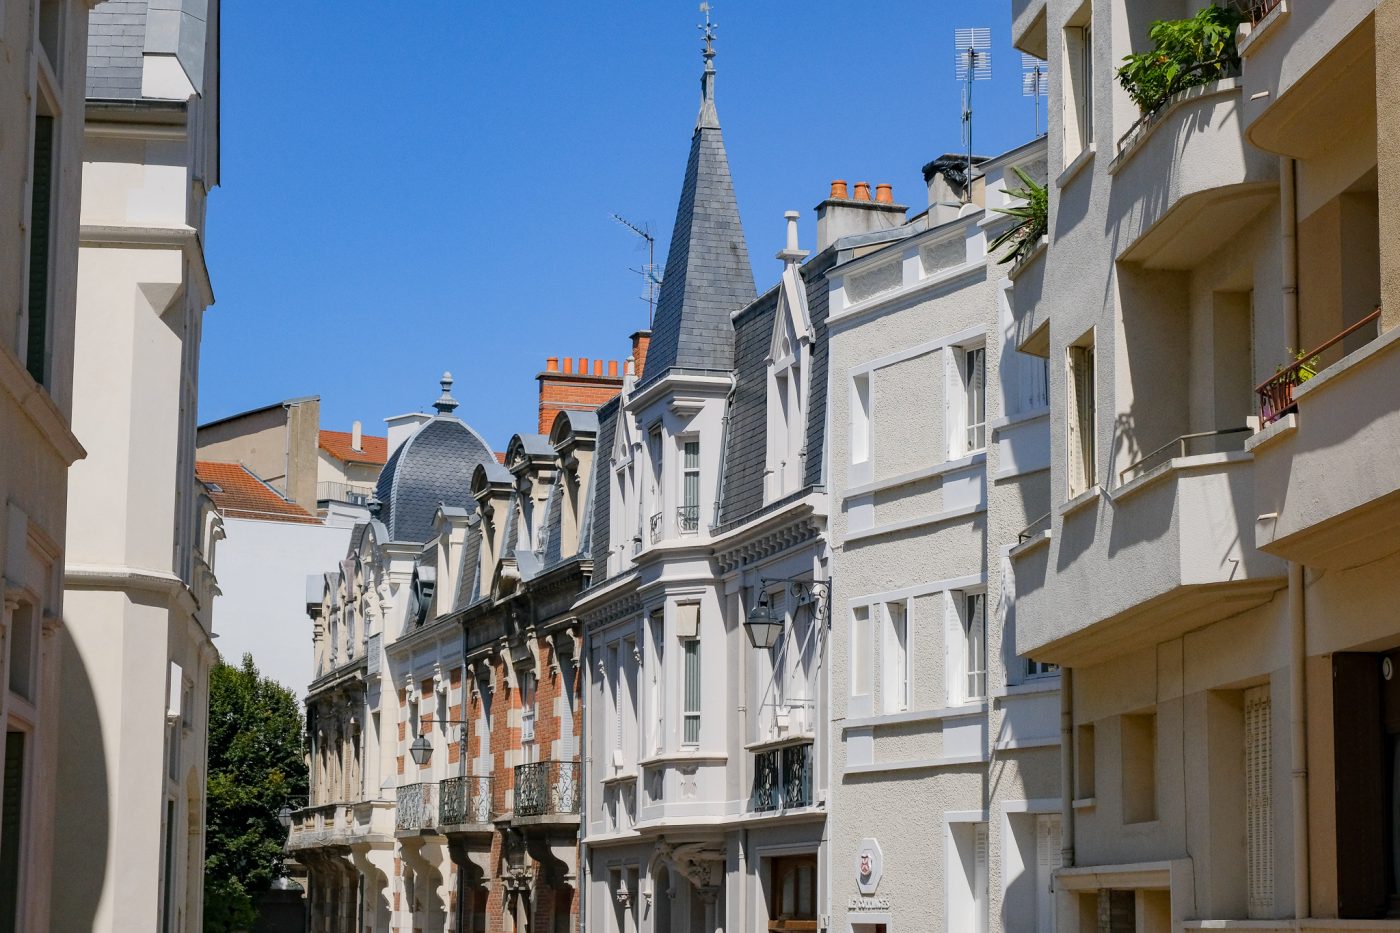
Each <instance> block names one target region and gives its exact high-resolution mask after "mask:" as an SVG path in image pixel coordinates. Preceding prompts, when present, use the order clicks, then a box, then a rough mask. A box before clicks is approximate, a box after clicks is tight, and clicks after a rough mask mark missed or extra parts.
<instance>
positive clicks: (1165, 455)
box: [1118, 428, 1252, 484]
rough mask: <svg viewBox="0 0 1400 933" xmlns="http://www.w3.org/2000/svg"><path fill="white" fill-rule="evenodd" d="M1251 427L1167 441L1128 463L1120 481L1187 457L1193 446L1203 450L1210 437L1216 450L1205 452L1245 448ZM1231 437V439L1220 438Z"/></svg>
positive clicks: (1198, 450)
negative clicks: (1175, 458)
mask: <svg viewBox="0 0 1400 933" xmlns="http://www.w3.org/2000/svg"><path fill="white" fill-rule="evenodd" d="M1251 430H1252V429H1251V428H1225V429H1224V430H1221V431H1198V432H1196V433H1195V434H1183V435H1181V436H1180V437H1178V438H1175V439H1173V440H1170V441H1167V442H1166V443H1165V444H1163V445H1162V446H1161V447H1158V448H1157V449H1156V450H1154V451H1152V453H1150V454H1148V455H1147V456H1145V457H1142V458H1140V459H1138V460H1136V461H1135V462H1133V463H1130V464H1128V466H1127V467H1125V468H1124V469H1123V471H1122V472H1121V473H1119V474H1118V482H1119V483H1120V484H1121V483H1126V482H1127V481H1128V480H1130V479H1133V478H1134V477H1137V476H1141V475H1142V474H1143V473H1146V472H1147V471H1148V470H1150V469H1152V468H1153V467H1155V466H1157V465H1158V464H1159V463H1161V462H1162V461H1163V460H1167V459H1170V458H1172V457H1187V456H1190V455H1191V452H1192V450H1193V448H1194V449H1195V450H1196V451H1197V452H1202V451H1201V448H1203V447H1206V446H1210V445H1208V444H1207V443H1206V441H1207V439H1208V438H1214V439H1216V440H1215V441H1214V444H1213V446H1214V447H1215V449H1214V450H1210V451H1204V452H1205V453H1213V454H1218V453H1224V452H1226V451H1227V450H1229V449H1233V450H1243V449H1244V435H1245V434H1248V433H1250V431H1251ZM1221 438H1230V440H1220V439H1221Z"/></svg>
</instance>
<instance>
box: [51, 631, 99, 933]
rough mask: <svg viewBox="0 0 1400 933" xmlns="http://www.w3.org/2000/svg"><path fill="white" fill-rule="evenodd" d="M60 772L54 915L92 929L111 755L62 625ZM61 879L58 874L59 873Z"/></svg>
mask: <svg viewBox="0 0 1400 933" xmlns="http://www.w3.org/2000/svg"><path fill="white" fill-rule="evenodd" d="M55 637H56V638H58V639H59V646H60V650H59V678H58V680H59V686H58V691H57V692H58V694H59V695H60V696H62V697H63V698H64V699H63V705H62V713H63V715H62V716H61V717H60V720H59V723H58V740H59V741H58V773H57V774H56V775H51V776H50V779H51V780H53V781H54V787H55V800H54V805H55V810H56V812H55V814H54V873H55V876H57V875H58V874H59V870H60V869H61V871H62V881H61V883H55V884H54V885H53V892H52V895H51V896H52V898H53V900H52V904H51V906H50V909H49V921H50V923H51V925H52V926H51V929H54V930H91V929H93V928H94V926H95V923H96V912H97V904H98V902H99V901H100V900H101V898H102V891H103V888H104V886H105V885H106V882H107V848H108V840H109V838H110V836H111V832H112V819H111V813H109V812H108V800H109V794H108V788H107V761H106V756H105V751H104V742H103V737H102V722H101V720H100V719H99V718H98V715H97V700H96V698H95V697H94V696H93V692H92V681H91V678H90V677H89V676H88V671H87V666H86V665H85V664H84V663H83V659H82V655H81V654H80V653H79V652H78V647H77V645H75V644H74V643H73V636H72V633H71V632H70V631H69V630H68V628H67V627H66V626H59V628H58V631H57V633H56V634H55ZM55 881H56V882H57V877H56V879H55Z"/></svg>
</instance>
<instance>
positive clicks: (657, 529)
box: [647, 512, 662, 544]
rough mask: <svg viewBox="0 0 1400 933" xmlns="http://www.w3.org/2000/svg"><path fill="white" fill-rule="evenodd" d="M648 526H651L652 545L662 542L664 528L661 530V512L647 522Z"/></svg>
mask: <svg viewBox="0 0 1400 933" xmlns="http://www.w3.org/2000/svg"><path fill="white" fill-rule="evenodd" d="M647 524H648V525H650V526H651V543H652V544H656V543H658V542H660V540H661V532H662V528H661V513H660V512H657V513H656V514H655V515H653V516H652V517H651V518H650V519H649V520H648V521H647Z"/></svg>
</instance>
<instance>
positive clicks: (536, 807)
mask: <svg viewBox="0 0 1400 933" xmlns="http://www.w3.org/2000/svg"><path fill="white" fill-rule="evenodd" d="M579 791H580V788H579V783H578V762H577V761H533V762H531V763H529V764H524V765H516V766H515V815H516V816H545V815H547V814H558V813H577V812H578V805H579V796H580V794H579Z"/></svg>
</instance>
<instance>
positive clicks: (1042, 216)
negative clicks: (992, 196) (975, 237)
mask: <svg viewBox="0 0 1400 933" xmlns="http://www.w3.org/2000/svg"><path fill="white" fill-rule="evenodd" d="M1011 171H1013V172H1015V173H1016V177H1018V178H1020V179H1021V184H1023V185H1025V187H1024V188H1008V189H1007V191H1006V193H1007V194H1009V195H1011V196H1012V197H1013V198H1020V199H1021V200H1023V201H1025V202H1026V203H1024V204H1020V205H1017V206H1016V207H996V208H993V210H995V211H996V212H997V213H998V214H1008V215H1010V216H1012V217H1015V218H1017V219H1018V220H1019V221H1020V222H1019V223H1017V224H1015V225H1014V226H1012V227H1008V228H1007V229H1006V230H1003V231H1002V232H1001V233H1000V234H998V235H997V238H996V239H994V240H992V243H991V246H989V247H988V252H993V253H994V252H996V251H997V250H999V249H1001V248H1002V247H1003V246H1006V245H1008V244H1009V245H1010V246H1011V249H1010V250H1008V251H1007V253H1006V255H1005V256H1003V257H1002V258H1001V262H1004V263H1005V262H1013V261H1015V262H1020V261H1021V260H1022V259H1025V258H1026V257H1027V256H1029V255H1030V254H1031V253H1032V252H1033V251H1034V250H1035V248H1036V246H1037V245H1038V244H1039V243H1040V238H1041V237H1043V236H1045V234H1046V233H1047V232H1048V231H1049V229H1050V194H1049V192H1048V191H1047V190H1046V187H1045V186H1044V185H1042V184H1037V183H1036V180H1035V179H1034V178H1032V177H1031V176H1029V175H1027V174H1026V173H1025V172H1023V171H1021V169H1020V168H1019V167H1017V166H1012V167H1011Z"/></svg>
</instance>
